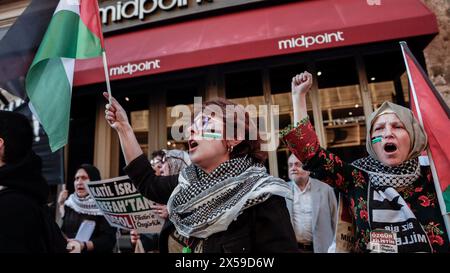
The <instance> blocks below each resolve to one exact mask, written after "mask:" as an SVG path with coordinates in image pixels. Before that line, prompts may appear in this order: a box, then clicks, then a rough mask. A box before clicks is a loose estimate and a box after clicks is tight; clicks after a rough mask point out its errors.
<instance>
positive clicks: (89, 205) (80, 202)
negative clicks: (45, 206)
mask: <svg viewBox="0 0 450 273" xmlns="http://www.w3.org/2000/svg"><path fill="white" fill-rule="evenodd" d="M64 205H66V206H68V207H69V208H71V209H73V210H74V211H76V212H78V213H81V214H87V215H103V213H102V212H101V210H100V209H99V208H98V207H97V204H96V203H95V200H94V198H92V197H91V196H90V195H88V196H86V197H83V198H81V197H78V196H77V195H76V194H74V193H72V194H71V195H70V196H69V198H67V200H66V202H64Z"/></svg>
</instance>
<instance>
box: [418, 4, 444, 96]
mask: <svg viewBox="0 0 450 273" xmlns="http://www.w3.org/2000/svg"><path fill="white" fill-rule="evenodd" d="M423 2H424V3H425V5H427V7H428V8H429V9H430V10H431V11H433V13H434V14H435V15H436V18H437V21H438V25H439V34H438V35H437V36H436V37H435V38H434V39H433V41H432V42H431V43H430V44H429V45H428V47H427V48H426V49H425V50H424V55H425V59H426V62H427V69H428V73H429V75H430V78H431V80H432V81H433V83H434V85H435V86H436V88H437V89H438V90H439V92H440V93H441V94H442V96H443V97H444V99H445V101H446V102H447V105H450V1H449V0H423Z"/></svg>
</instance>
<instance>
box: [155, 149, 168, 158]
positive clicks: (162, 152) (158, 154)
mask: <svg viewBox="0 0 450 273" xmlns="http://www.w3.org/2000/svg"><path fill="white" fill-rule="evenodd" d="M164 155H166V152H164V150H156V151H154V152H153V153H152V158H155V157H157V156H159V157H161V158H163V157H164Z"/></svg>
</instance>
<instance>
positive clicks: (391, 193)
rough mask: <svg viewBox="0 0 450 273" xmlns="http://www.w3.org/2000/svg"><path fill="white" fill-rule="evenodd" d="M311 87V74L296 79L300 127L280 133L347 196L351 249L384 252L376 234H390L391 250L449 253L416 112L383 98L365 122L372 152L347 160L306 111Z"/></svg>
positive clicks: (310, 166)
mask: <svg viewBox="0 0 450 273" xmlns="http://www.w3.org/2000/svg"><path fill="white" fill-rule="evenodd" d="M311 85H312V75H311V74H310V73H308V72H304V73H301V74H299V75H297V76H295V77H294V78H293V79H292V99H293V109H294V122H295V124H297V126H296V127H295V128H293V129H292V128H287V129H286V130H284V132H282V135H283V136H284V140H285V141H286V143H287V145H288V147H289V149H290V150H291V151H292V152H293V153H294V154H295V155H296V156H297V157H298V158H299V159H300V160H301V161H302V162H303V163H304V168H305V169H307V170H309V171H311V172H312V173H313V174H314V175H315V177H316V178H317V179H319V180H321V181H323V182H326V183H328V184H330V185H331V186H333V187H335V188H337V189H338V190H339V191H340V192H342V193H343V194H344V196H345V198H347V199H348V201H349V204H350V210H351V212H352V214H353V219H354V222H355V232H356V234H355V239H356V241H355V244H354V249H353V251H355V252H370V251H379V252H380V251H381V252H382V250H380V249H379V248H377V244H376V243H380V241H379V240H376V239H375V238H376V237H378V238H379V236H380V234H386V235H387V236H388V237H389V238H394V240H395V242H396V244H395V243H394V244H393V245H394V246H393V247H392V245H391V248H390V249H389V251H398V252H448V250H449V242H448V235H447V231H446V229H445V226H444V221H443V218H442V215H441V214H440V209H439V203H438V200H437V198H436V192H435V189H434V185H433V181H432V177H431V174H430V171H429V169H421V167H420V164H419V159H418V156H419V155H420V154H421V152H422V151H423V150H424V149H425V148H426V146H427V137H426V135H425V132H424V130H423V128H422V127H421V126H420V125H419V124H418V122H417V120H416V119H415V118H414V116H413V113H412V112H411V111H410V110H409V109H407V108H405V107H402V106H400V105H397V104H394V103H390V102H385V103H384V104H383V105H382V106H381V107H380V108H379V109H378V110H376V111H375V112H373V113H372V114H371V116H370V118H369V120H368V122H367V139H366V147H367V151H368V153H369V156H368V157H365V158H362V159H359V160H356V161H355V162H353V163H352V164H347V163H345V162H343V161H342V160H341V159H340V158H339V157H338V156H336V155H334V154H332V153H330V152H328V151H327V150H325V149H323V148H321V147H320V145H319V141H318V138H317V136H316V134H315V132H314V129H313V127H312V125H311V123H310V121H309V118H308V116H307V112H306V109H307V108H306V94H307V92H308V91H309V89H310V87H311ZM381 236H384V235H381ZM371 238H372V239H371ZM371 240H372V242H371ZM391 244H392V243H391ZM395 245H396V246H395ZM378 246H379V245H378ZM395 248H397V250H395Z"/></svg>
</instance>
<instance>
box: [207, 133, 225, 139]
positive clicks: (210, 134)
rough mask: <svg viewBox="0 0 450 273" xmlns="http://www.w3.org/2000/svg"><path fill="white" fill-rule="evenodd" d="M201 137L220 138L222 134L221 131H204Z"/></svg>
mask: <svg viewBox="0 0 450 273" xmlns="http://www.w3.org/2000/svg"><path fill="white" fill-rule="evenodd" d="M203 137H204V138H209V139H220V138H222V134H221V133H212V132H205V133H203Z"/></svg>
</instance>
